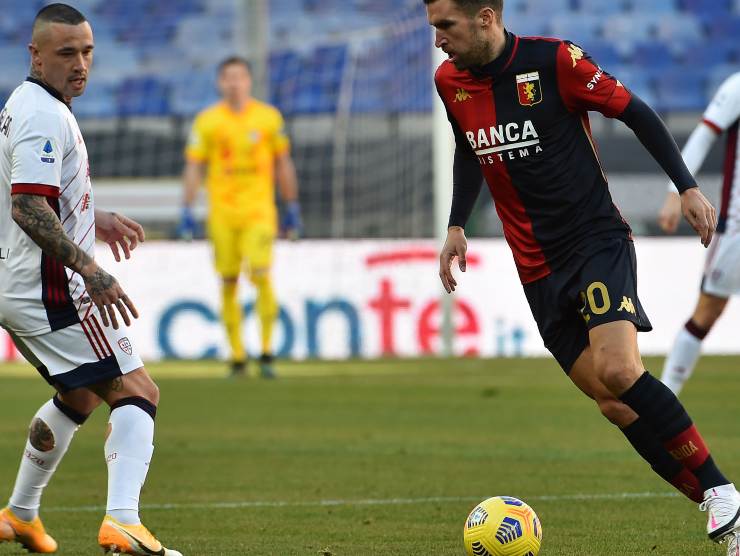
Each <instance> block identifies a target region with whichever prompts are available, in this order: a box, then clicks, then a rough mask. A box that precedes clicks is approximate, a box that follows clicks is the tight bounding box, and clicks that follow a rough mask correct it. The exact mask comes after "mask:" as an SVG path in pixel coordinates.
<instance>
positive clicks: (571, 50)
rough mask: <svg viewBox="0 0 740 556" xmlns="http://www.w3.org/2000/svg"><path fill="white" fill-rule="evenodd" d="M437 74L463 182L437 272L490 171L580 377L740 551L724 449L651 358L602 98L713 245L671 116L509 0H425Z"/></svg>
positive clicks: (534, 304)
mask: <svg viewBox="0 0 740 556" xmlns="http://www.w3.org/2000/svg"><path fill="white" fill-rule="evenodd" d="M424 4H425V5H426V9H427V17H428V20H429V23H430V25H432V26H433V27H434V28H435V31H436V40H435V45H436V46H437V47H438V48H441V49H442V50H443V51H444V52H445V53H446V54H447V55H448V60H446V61H444V62H443V63H442V64H441V65H440V67H439V69H438V70H437V72H436V75H435V85H436V87H437V92H438V94H439V96H440V98H441V99H442V102H443V103H444V105H445V108H446V110H447V115H448V119H449V120H450V124H451V126H452V130H453V133H454V135H455V145H456V147H455V160H454V165H453V194H452V208H451V211H450V221H449V226H448V231H447V240H446V241H445V245H444V247H443V248H442V251H441V253H440V268H439V276H440V279H441V280H442V284H443V285H444V287H445V289H446V290H447V291H448V292H452V291H454V290H455V287H456V286H457V282H456V280H455V278H454V276H453V275H452V262H453V260H454V259H455V258H457V259H458V265H459V267H460V270H462V271H463V272H464V271H465V270H466V268H465V267H466V262H465V255H466V252H467V240H466V238H465V232H464V227H465V224H466V223H467V220H468V218H469V216H470V213H471V211H472V209H473V206H474V205H475V202H476V200H477V198H478V196H479V193H480V189H481V186H482V182H483V180H484V178H485V181H486V183H487V185H488V188H489V190H490V192H491V195H492V197H493V199H494V202H495V206H496V211H497V213H498V215H499V217H500V218H501V222H502V224H503V230H504V237H505V238H506V241H507V242H508V244H509V246H510V247H511V250H512V254H513V256H514V262H515V264H516V267H517V271H518V273H519V277H520V280H521V282H522V285H523V287H524V291H525V293H526V296H527V299H528V301H529V304H530V307H531V309H532V313H533V314H534V317H535V319H536V321H537V325H538V327H539V330H540V333H541V335H542V338H543V340H544V342H545V345H546V346H547V347H548V349H549V350H550V351H551V352H552V353H553V355H554V356H555V358H556V359H557V361H558V363H559V364H560V365H561V366H562V368H563V369H564V370H565V372H566V373H567V375H568V378H570V380H571V381H572V382H573V383H574V384H575V385H576V386H578V387H579V388H580V389H581V390H582V391H583V393H584V394H586V395H587V396H589V397H591V398H592V399H593V400H594V401H595V402H596V404H597V406H598V407H599V410H600V411H601V413H602V414H603V415H604V416H605V417H606V418H607V419H608V420H609V421H611V422H612V423H613V424H615V425H616V426H618V427H619V429H620V430H621V432H622V433H623V434H624V435H625V437H626V438H627V440H628V441H629V442H630V443H631V444H632V446H633V447H634V448H635V450H636V451H637V452H638V453H639V454H640V456H642V458H643V459H645V461H647V463H649V464H650V466H651V468H652V469H653V470H654V471H655V472H656V473H657V474H658V475H659V476H660V477H662V478H663V479H665V480H666V481H667V482H669V483H670V484H672V485H673V486H674V487H675V488H676V489H678V490H679V491H680V492H682V493H683V494H684V495H685V496H686V497H687V498H689V499H691V500H694V501H696V502H700V509H701V510H705V511H707V513H708V514H709V515H708V520H707V534H708V536H709V538H710V539H712V540H714V541H716V542H724V543H727V555H728V556H740V493H739V492H738V491H737V490H736V489H735V486H734V485H733V484H732V483H731V482H730V481H729V480H728V479H727V478H726V477H725V476H724V475H723V474H722V472H721V471H720V470H719V468H718V467H717V465H716V464H715V462H714V460H713V458H712V456H711V455H710V453H709V449H708V448H707V446H706V444H705V443H704V440H703V438H702V437H701V435H700V434H699V432H698V430H697V428H696V427H695V426H694V424H693V422H692V420H691V418H690V417H689V415H688V414H687V412H686V410H685V409H684V407H683V405H682V404H681V402H679V401H678V399H677V398H676V396H675V395H674V394H673V392H671V390H670V389H669V388H667V387H666V386H665V385H663V383H661V382H660V381H659V380H657V379H656V378H655V377H653V376H652V375H651V374H650V373H648V372H647V371H646V370H645V368H644V366H643V364H642V359H641V357H640V352H639V348H638V344H637V332H638V331H648V330H650V329H651V325H650V321H649V320H648V318H647V315H645V312H644V311H643V309H642V306H641V304H640V300H639V298H638V296H637V273H636V264H635V252H634V246H633V244H632V232H631V230H630V227H629V225H628V224H627V222H625V220H624V219H623V218H622V216H621V214H620V213H619V210H618V209H617V208H616V206H615V205H614V203H613V201H612V199H611V195H610V193H609V188H608V182H607V178H606V174H605V172H604V169H603V168H602V166H601V162H600V159H599V155H598V151H597V148H596V144H595V142H594V139H593V137H592V136H591V128H590V124H589V119H588V112H589V111H597V112H600V113H601V114H603V115H604V116H606V117H608V118H615V119H619V120H621V121H622V122H623V123H624V124H625V125H627V126H628V127H629V128H631V129H632V131H633V132H634V133H635V136H636V137H637V138H638V139H639V140H640V142H641V143H642V144H643V146H644V147H645V148H646V150H647V151H648V152H649V153H650V155H651V156H652V157H653V158H654V159H655V160H656V161H657V162H658V163H659V164H660V166H661V167H662V168H663V170H664V171H665V172H666V174H667V175H668V177H669V178H670V179H671V181H672V182H673V183H675V184H676V187H677V188H678V191H679V193H680V198H681V205H682V210H683V214H684V216H685V217H686V219H687V220H688V221H689V223H690V224H691V225H692V226H693V228H694V230H696V232H697V233H698V235H699V236H700V237H701V241H702V243H703V244H704V246H705V247H706V246H708V245H709V243H710V242H711V240H712V236H713V234H714V230H715V228H716V226H717V215H716V212H715V210H714V207H712V205H711V204H710V203H709V201H707V199H706V198H705V197H704V195H703V194H702V193H701V191H700V190H699V188H698V186H697V184H696V181H695V180H694V178H693V177H692V175H691V173H690V172H689V171H688V169H687V168H686V164H685V163H684V161H683V159H682V158H681V153H680V151H679V149H678V146H677V145H676V143H675V141H674V140H673V137H672V136H671V135H670V133H669V131H668V130H667V128H666V127H665V124H664V123H663V122H662V120H661V119H660V117H659V116H658V115H657V114H656V113H655V112H654V111H653V110H652V109H651V108H650V107H649V106H648V105H647V104H645V103H644V102H643V101H642V100H641V99H640V98H639V97H637V96H636V95H635V94H633V93H632V92H631V91H630V90H629V89H628V88H627V87H626V86H625V85H624V84H622V83H621V82H620V81H619V80H617V79H616V78H615V77H613V76H611V75H610V74H609V73H607V72H606V71H605V70H604V69H602V68H601V67H600V66H599V65H598V64H597V63H596V62H595V61H594V60H592V59H591V57H590V56H589V55H588V54H587V53H586V52H584V50H583V49H582V48H581V47H580V46H578V45H576V44H574V43H572V42H570V41H567V40H560V39H547V38H541V37H519V36H517V35H515V34H514V33H511V32H510V31H508V30H507V29H505V28H504V23H503V10H504V7H503V4H504V2H503V0H424Z"/></svg>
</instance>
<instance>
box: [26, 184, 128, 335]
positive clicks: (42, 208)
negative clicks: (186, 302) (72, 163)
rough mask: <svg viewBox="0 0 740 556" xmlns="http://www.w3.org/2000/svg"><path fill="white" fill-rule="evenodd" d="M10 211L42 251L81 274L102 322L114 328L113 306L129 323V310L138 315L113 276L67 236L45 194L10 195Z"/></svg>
mask: <svg viewBox="0 0 740 556" xmlns="http://www.w3.org/2000/svg"><path fill="white" fill-rule="evenodd" d="M12 212H13V220H14V221H15V222H16V223H17V224H18V226H20V227H21V229H22V230H23V231H24V232H26V233H27V234H28V236H29V237H30V238H31V239H32V240H33V241H34V242H35V243H36V245H38V246H39V247H40V248H41V250H42V251H43V252H44V253H46V254H47V255H49V256H50V257H54V258H55V259H57V260H58V261H59V262H61V263H62V264H63V265H64V266H66V267H68V268H71V269H72V270H74V271H75V272H78V273H79V274H80V276H82V278H83V280H84V281H85V289H86V290H87V293H88V294H90V297H91V299H92V301H93V303H95V305H96V306H97V307H98V309H99V310H100V314H101V317H102V318H103V324H105V325H106V326H108V324H109V322H110V323H112V324H113V328H118V319H117V318H116V310H117V311H118V313H120V315H121V316H122V317H123V321H124V322H125V323H126V325H130V324H131V319H130V318H129V311H130V312H131V314H132V315H133V316H134V318H138V316H139V314H138V312H137V310H136V307H135V306H134V304H133V303H132V302H131V300H130V299H129V298H128V296H127V295H126V294H125V293H124V291H123V289H122V288H121V286H120V285H119V284H118V282H117V281H116V279H115V278H113V276H111V275H110V274H108V273H107V272H106V271H105V270H103V269H102V268H100V267H99V266H98V265H97V263H96V262H95V261H94V260H93V258H92V257H91V256H90V255H88V254H87V253H85V251H83V250H82V249H81V248H80V246H79V245H77V244H76V243H75V242H74V241H72V240H71V239H70V238H69V236H67V234H66V233H65V232H64V228H62V223H61V222H60V221H59V218H58V217H57V215H56V214H55V213H54V211H53V210H52V208H51V207H50V206H49V203H48V202H47V201H46V198H45V197H43V196H40V195H25V194H17V195H13V209H12ZM114 308H115V309H114Z"/></svg>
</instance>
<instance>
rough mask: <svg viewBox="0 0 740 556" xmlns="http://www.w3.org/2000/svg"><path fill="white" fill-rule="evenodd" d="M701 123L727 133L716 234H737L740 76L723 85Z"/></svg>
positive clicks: (739, 220) (739, 215)
mask: <svg viewBox="0 0 740 556" xmlns="http://www.w3.org/2000/svg"><path fill="white" fill-rule="evenodd" d="M703 120H704V123H705V124H707V125H708V126H709V127H711V128H712V129H714V130H715V131H716V132H717V133H723V132H725V131H726V132H727V144H726V148H725V163H724V169H723V182H722V200H721V204H720V213H719V221H718V223H717V231H718V232H719V233H733V234H734V233H740V142H739V141H738V128H740V72H737V73H734V74H733V75H731V76H730V77H728V78H727V79H726V80H725V81H724V83H722V85H721V86H720V88H719V90H718V91H717V94H715V95H714V98H713V99H712V102H711V103H710V104H709V106H708V107H707V110H706V111H705V112H704V118H703Z"/></svg>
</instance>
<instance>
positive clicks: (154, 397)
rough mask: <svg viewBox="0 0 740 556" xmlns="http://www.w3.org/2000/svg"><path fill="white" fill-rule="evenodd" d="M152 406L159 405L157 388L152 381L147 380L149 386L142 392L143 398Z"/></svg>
mask: <svg viewBox="0 0 740 556" xmlns="http://www.w3.org/2000/svg"><path fill="white" fill-rule="evenodd" d="M143 397H145V398H146V399H147V400H149V401H150V402H151V403H152V404H154V405H159V386H157V383H156V382H154V381H153V380H151V379H149V384H147V385H146V387H145V390H144V396H143Z"/></svg>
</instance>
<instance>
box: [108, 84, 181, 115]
mask: <svg viewBox="0 0 740 556" xmlns="http://www.w3.org/2000/svg"><path fill="white" fill-rule="evenodd" d="M116 100H117V104H118V114H119V115H121V116H164V115H166V114H169V113H170V105H169V89H168V86H167V85H166V84H165V83H163V82H161V81H160V80H158V79H156V78H154V77H134V78H129V79H126V80H125V81H124V82H123V83H121V85H120V87H119V88H118V90H117V91H116Z"/></svg>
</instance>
